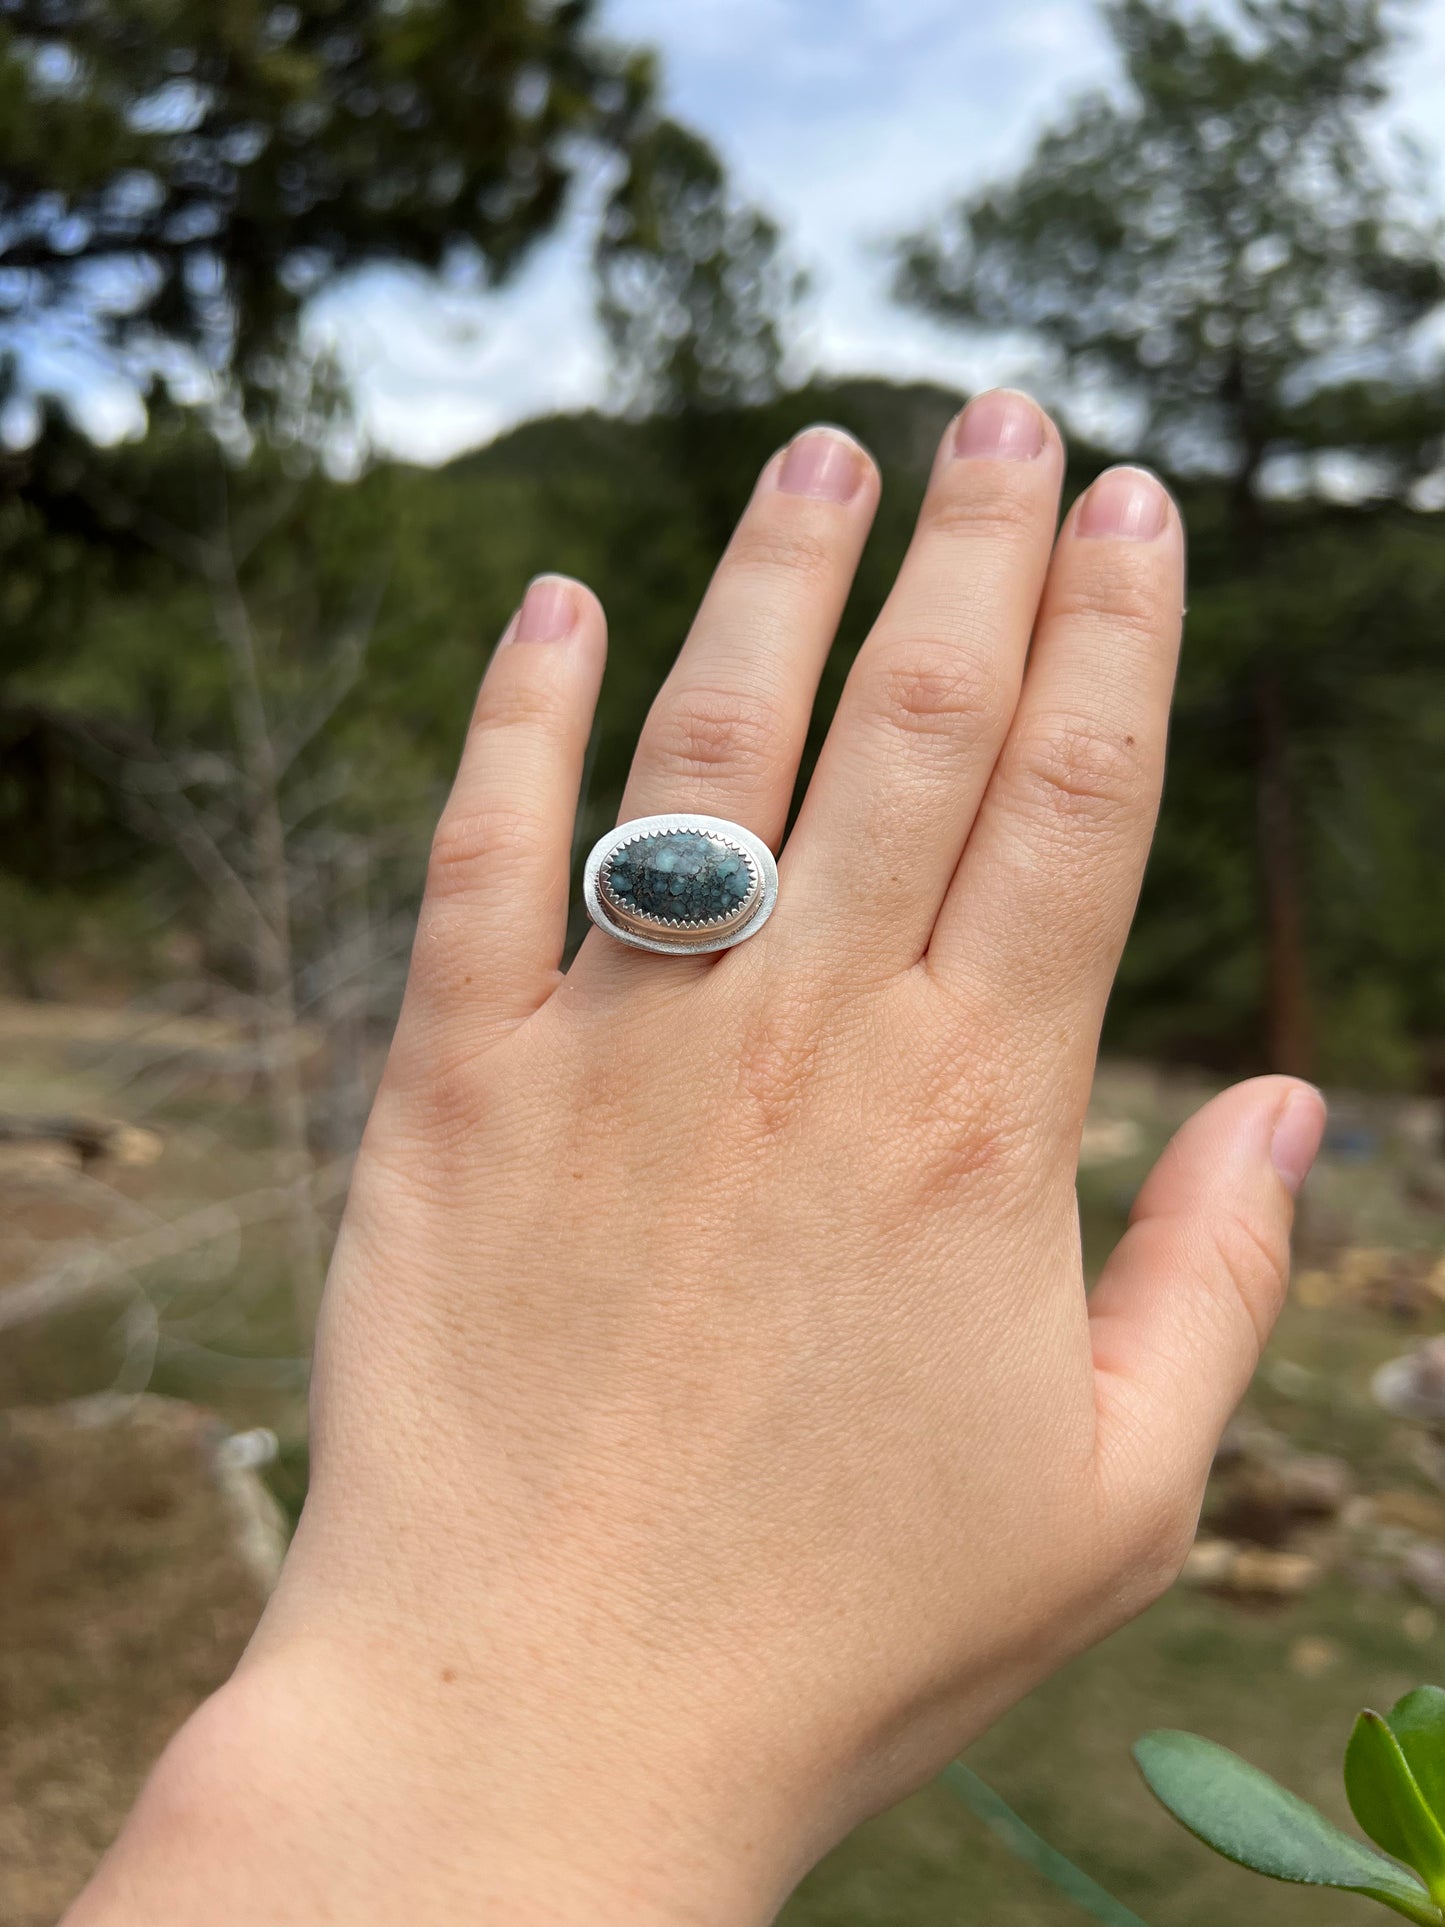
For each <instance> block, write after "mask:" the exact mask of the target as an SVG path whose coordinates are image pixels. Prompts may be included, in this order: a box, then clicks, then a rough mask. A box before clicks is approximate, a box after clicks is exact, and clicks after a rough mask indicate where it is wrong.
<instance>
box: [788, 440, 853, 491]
mask: <svg viewBox="0 0 1445 1927" xmlns="http://www.w3.org/2000/svg"><path fill="white" fill-rule="evenodd" d="M866 472H867V457H866V456H865V455H864V453H863V451H862V449H861V448H860V447H859V446H858V444H857V442H855V441H854V440H853V439H852V437H851V436H848V435H845V434H843V433H842V432H841V431H840V430H838V429H836V428H808V429H805V430H804V431H803V433H802V434H801V435H799V436H798V438H797V440H796V441H795V442H792V443H791V444H790V445H789V448H788V452H787V454H786V455H785V456H784V457H783V466H782V467H781V468H780V469H779V470H778V487H779V488H780V489H782V491H783V493H784V494H785V495H811V496H812V498H813V499H814V501H817V502H851V501H852V499H853V497H854V496H855V495H856V494H857V493H858V490H859V489H860V488H861V487H862V485H863V477H864V474H865V473H866Z"/></svg>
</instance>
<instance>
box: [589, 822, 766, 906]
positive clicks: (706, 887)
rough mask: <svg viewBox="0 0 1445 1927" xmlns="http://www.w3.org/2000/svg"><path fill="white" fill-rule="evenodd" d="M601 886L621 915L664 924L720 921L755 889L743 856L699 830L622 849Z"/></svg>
mask: <svg viewBox="0 0 1445 1927" xmlns="http://www.w3.org/2000/svg"><path fill="white" fill-rule="evenodd" d="M602 881H603V889H604V893H605V895H606V896H607V897H608V898H610V899H611V901H612V902H614V903H616V904H617V905H619V906H620V907H621V908H622V909H623V910H626V911H628V912H630V913H631V914H632V915H633V916H635V917H648V918H652V919H654V920H655V921H657V922H664V923H704V924H706V923H720V922H723V921H724V920H726V919H727V918H730V917H733V916H735V915H736V914H737V912H738V911H739V910H741V909H742V907H743V906H744V904H746V903H747V901H748V899H749V897H750V896H752V894H753V891H754V889H755V887H756V879H755V877H754V874H753V870H752V866H751V865H750V864H749V863H748V861H747V859H746V857H744V856H741V855H740V854H739V853H738V852H737V851H736V850H734V849H732V848H731V847H730V845H728V844H727V843H724V842H723V840H722V839H721V837H716V836H709V835H708V834H707V833H706V832H705V831H701V830H660V831H654V832H653V833H652V834H651V835H648V836H640V837H638V838H636V839H635V840H634V841H633V842H631V843H627V844H624V845H623V847H622V848H621V849H620V850H618V851H617V853H616V855H615V856H613V857H612V858H611V859H610V861H609V862H608V863H607V865H606V868H605V869H604V871H603V878H602Z"/></svg>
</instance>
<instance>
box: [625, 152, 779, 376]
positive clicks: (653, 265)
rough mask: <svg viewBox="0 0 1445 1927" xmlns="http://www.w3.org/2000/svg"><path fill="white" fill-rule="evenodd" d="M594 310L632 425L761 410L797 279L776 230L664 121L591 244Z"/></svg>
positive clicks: (712, 161)
mask: <svg viewBox="0 0 1445 1927" xmlns="http://www.w3.org/2000/svg"><path fill="white" fill-rule="evenodd" d="M596 256H597V271H598V308H599V313H600V316H601V319H602V324H603V327H604V329H605V330H606V333H607V336H608V339H609V341H610V342H611V344H612V349H613V353H614V355H615V357H616V361H617V370H618V375H619V379H620V384H621V387H622V390H623V393H624V395H625V396H626V398H627V400H628V401H629V402H630V403H631V404H632V405H633V406H634V408H637V409H639V410H640V411H641V412H644V413H652V414H657V413H679V412H681V411H684V410H687V409H697V408H716V407H718V406H720V405H737V404H744V405H745V404H747V403H751V402H765V401H771V400H773V399H774V397H775V396H776V395H777V394H778V393H779V391H780V390H781V388H782V386H783V380H782V371H783V362H784V354H785V347H786V343H787V337H788V327H789V322H790V321H791V319H792V315H793V310H794V308H795V307H796V305H797V302H798V300H799V298H800V297H801V295H802V292H803V286H804V283H803V277H802V276H801V274H799V273H798V272H797V270H795V269H794V268H792V267H791V266H790V265H789V264H788V262H787V260H786V258H785V256H784V253H783V248H782V236H781V234H780V233H779V230H778V228H777V226H776V224H775V223H774V222H773V221H772V220H771V219H770V218H769V217H768V216H767V215H766V214H764V213H762V212H760V211H759V210H758V209H757V208H753V207H749V206H747V205H745V204H744V203H742V202H740V201H739V200H738V199H737V198H736V196H735V195H734V193H733V192H732V190H731V189H730V187H729V185H728V180H727V176H726V174H725V173H724V171H723V167H722V163H721V162H720V161H719V159H718V157H717V155H716V154H715V153H714V152H713V151H712V149H711V148H710V147H709V146H708V145H707V144H706V142H704V141H702V140H700V139H699V138H698V136H697V135H696V134H693V133H691V132H689V130H688V129H687V128H685V127H679V126H678V125H677V123H676V122H675V121H670V120H663V121H659V122H658V123H657V124H656V125H655V126H653V127H651V128H650V129H648V131H647V132H646V133H645V134H644V135H643V136H642V137H641V138H640V139H638V140H637V141H635V142H634V143H633V146H632V151H631V154H630V157H629V165H628V168H627V171H626V174H625V175H624V177H623V179H622V180H621V181H620V182H619V183H618V185H617V187H616V188H615V190H614V191H613V194H612V197H611V199H610V201H609V202H608V205H607V210H606V213H605V216H604V218H603V223H602V228H601V231H600V233H599V235H598V239H597V248H596Z"/></svg>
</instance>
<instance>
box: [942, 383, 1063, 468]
mask: <svg viewBox="0 0 1445 1927" xmlns="http://www.w3.org/2000/svg"><path fill="white" fill-rule="evenodd" d="M1047 438H1048V430H1047V428H1046V426H1045V424H1044V413H1043V410H1042V409H1041V408H1040V407H1039V405H1038V403H1037V402H1036V401H1032V400H1030V398H1029V397H1028V396H1027V395H1021V394H1019V392H1018V391H1017V389H1014V388H992V389H990V390H989V392H988V393H987V394H986V395H975V396H974V398H973V400H972V401H971V402H970V403H969V404H968V406H967V408H965V409H964V411H963V413H962V414H961V415H960V416H959V418H958V421H957V423H956V425H955V427H954V430H953V452H954V454H955V455H963V456H967V457H970V458H972V459H975V460H977V459H978V458H979V457H982V458H984V459H985V460H990V461H995V462H1031V461H1032V460H1033V459H1034V457H1035V456H1036V455H1042V454H1043V452H1044V443H1045V441H1046V440H1047Z"/></svg>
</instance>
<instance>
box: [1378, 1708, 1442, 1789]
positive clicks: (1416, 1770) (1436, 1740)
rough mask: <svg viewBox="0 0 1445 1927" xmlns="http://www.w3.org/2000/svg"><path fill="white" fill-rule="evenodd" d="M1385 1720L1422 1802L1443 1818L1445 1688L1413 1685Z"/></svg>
mask: <svg viewBox="0 0 1445 1927" xmlns="http://www.w3.org/2000/svg"><path fill="white" fill-rule="evenodd" d="M1385 1722H1386V1724H1387V1725H1388V1727H1389V1729H1390V1731H1391V1732H1392V1733H1393V1734H1394V1736H1395V1738H1396V1739H1397V1740H1398V1741H1399V1742H1400V1751H1401V1752H1402V1753H1403V1754H1404V1755H1405V1758H1406V1759H1407V1760H1408V1761H1409V1763H1410V1771H1411V1772H1412V1773H1413V1774H1414V1776H1415V1784H1416V1786H1418V1787H1419V1789H1420V1791H1421V1793H1422V1794H1423V1795H1424V1796H1425V1804H1426V1806H1427V1807H1429V1809H1430V1811H1431V1812H1432V1813H1433V1814H1434V1815H1435V1818H1436V1819H1437V1820H1440V1821H1442V1822H1445V1691H1442V1690H1441V1689H1440V1687H1438V1686H1417V1687H1416V1688H1415V1690H1414V1692H1413V1693H1407V1694H1406V1695H1405V1697H1404V1699H1402V1700H1397V1701H1396V1702H1395V1704H1394V1705H1393V1706H1392V1707H1391V1708H1390V1710H1389V1712H1388V1713H1387V1714H1386V1715H1385Z"/></svg>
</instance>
